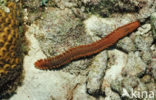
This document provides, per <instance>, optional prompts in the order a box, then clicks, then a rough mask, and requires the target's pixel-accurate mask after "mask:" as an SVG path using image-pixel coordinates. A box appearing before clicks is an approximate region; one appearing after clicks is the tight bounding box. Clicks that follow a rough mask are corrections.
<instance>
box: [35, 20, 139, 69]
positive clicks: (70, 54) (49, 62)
mask: <svg viewBox="0 0 156 100" xmlns="http://www.w3.org/2000/svg"><path fill="white" fill-rule="evenodd" d="M139 26H140V23H139V21H135V22H132V23H129V24H126V25H124V26H122V27H119V28H117V29H116V30H114V31H113V32H111V33H110V34H109V35H107V36H106V37H104V38H102V39H100V40H98V41H96V42H93V43H91V44H88V45H80V46H77V47H74V48H70V49H68V50H67V51H65V52H64V53H62V54H60V55H58V56H55V57H50V58H47V59H40V60H38V61H36V62H35V67H36V68H39V69H43V70H46V69H54V68H59V67H60V66H62V65H65V64H67V63H69V62H71V61H72V60H75V59H79V58H81V57H86V56H90V55H93V54H96V53H98V52H100V51H102V50H103V49H105V48H107V47H109V46H111V45H113V44H114V43H116V42H117V41H118V40H119V39H121V38H122V37H124V36H126V35H127V34H128V33H131V32H133V31H134V30H135V29H137V28H138V27H139Z"/></svg>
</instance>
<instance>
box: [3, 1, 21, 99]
mask: <svg viewBox="0 0 156 100" xmlns="http://www.w3.org/2000/svg"><path fill="white" fill-rule="evenodd" d="M7 7H8V8H9V9H10V12H9V13H6V12H4V11H3V10H2V9H0V23H1V24H0V97H1V96H2V95H3V93H2V92H3V91H4V90H5V89H6V86H7V83H8V82H10V81H11V82H12V81H13V80H15V79H16V78H17V77H18V76H19V75H20V74H21V69H22V67H21V65H22V56H21V46H20V45H21V41H20V34H19V28H18V27H19V19H18V17H19V16H20V13H19V10H18V6H17V5H16V4H15V3H13V2H9V3H8V4H7ZM10 87H11V86H10Z"/></svg>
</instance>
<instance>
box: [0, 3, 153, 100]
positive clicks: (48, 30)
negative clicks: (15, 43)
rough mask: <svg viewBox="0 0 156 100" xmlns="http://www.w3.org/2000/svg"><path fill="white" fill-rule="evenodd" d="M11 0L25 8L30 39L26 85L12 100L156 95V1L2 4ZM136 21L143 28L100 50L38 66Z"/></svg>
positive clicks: (147, 99)
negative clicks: (58, 64) (47, 67)
mask: <svg viewBox="0 0 156 100" xmlns="http://www.w3.org/2000/svg"><path fill="white" fill-rule="evenodd" d="M9 1H13V2H14V3H17V4H19V5H20V6H21V11H20V12H22V15H21V17H22V20H23V21H21V25H23V27H24V28H23V27H22V29H21V28H20V29H21V30H23V31H22V32H23V33H25V37H26V39H22V40H23V41H22V42H21V47H22V49H25V51H24V50H23V52H24V53H23V55H25V56H24V60H23V71H22V73H23V76H22V77H23V79H22V83H21V85H20V86H18V87H17V89H14V94H12V95H11V96H9V97H10V98H9V100H155V99H156V0H1V1H0V8H1V9H3V10H6V9H7V6H5V5H6V4H7V3H8V2H9ZM20 20H21V19H20ZM136 20H138V21H139V22H140V26H139V28H137V29H136V30H135V31H134V32H132V33H131V34H129V35H127V36H125V37H123V38H122V39H120V40H119V41H118V42H117V43H115V44H114V45H113V46H111V47H108V48H106V49H104V50H103V51H102V52H100V53H98V54H95V55H92V56H89V57H84V58H82V59H77V60H74V61H72V62H70V63H69V64H66V65H64V66H61V68H60V69H54V70H53V69H52V70H40V69H37V68H36V67H35V66H34V62H36V61H37V60H39V59H43V58H48V57H54V56H56V55H59V54H61V53H63V52H64V51H66V50H68V49H69V48H72V47H75V46H79V45H87V44H90V43H93V42H95V41H97V40H99V39H101V38H103V37H105V36H106V35H108V34H109V33H111V32H112V31H113V30H115V29H117V28H118V27H120V26H123V25H125V24H128V23H131V22H134V21H136ZM21 30H20V31H21ZM121 34H122V33H121ZM22 38H24V37H22ZM22 44H24V45H22ZM25 52H27V53H25ZM0 77H1V76H0ZM18 81H19V80H18ZM0 88H2V87H0ZM5 92H7V91H5ZM4 94H5V93H4ZM6 94H7V93H6ZM9 94H11V93H9ZM5 98H6V96H5Z"/></svg>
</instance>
